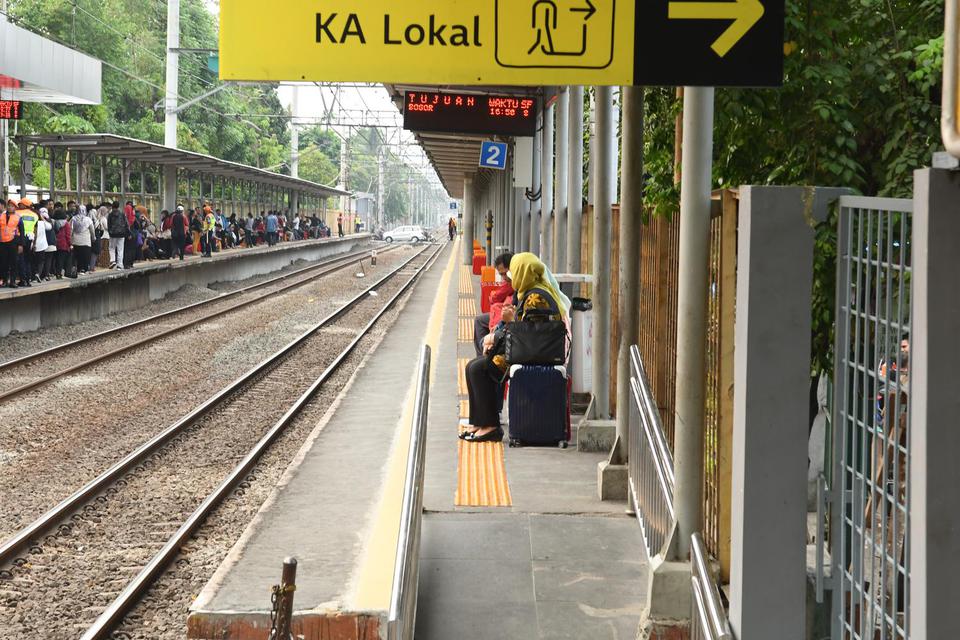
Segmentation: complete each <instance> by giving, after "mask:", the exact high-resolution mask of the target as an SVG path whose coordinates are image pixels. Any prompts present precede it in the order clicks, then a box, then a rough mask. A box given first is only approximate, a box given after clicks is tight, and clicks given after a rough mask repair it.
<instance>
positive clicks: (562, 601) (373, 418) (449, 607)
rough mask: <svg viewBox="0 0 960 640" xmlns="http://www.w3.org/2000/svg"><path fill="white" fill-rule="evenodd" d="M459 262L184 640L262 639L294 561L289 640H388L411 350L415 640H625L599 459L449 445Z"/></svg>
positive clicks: (617, 516) (386, 352) (332, 423)
mask: <svg viewBox="0 0 960 640" xmlns="http://www.w3.org/2000/svg"><path fill="white" fill-rule="evenodd" d="M460 256H461V252H460V250H459V242H456V243H452V244H451V245H449V247H448V248H447V249H446V250H445V252H444V253H443V254H442V255H441V257H440V259H439V260H438V261H437V263H436V264H435V265H434V268H433V269H431V271H430V272H428V273H426V274H425V275H424V276H423V277H422V278H421V280H420V282H419V283H418V285H417V286H416V288H415V289H414V290H413V292H412V293H411V295H410V298H409V299H408V301H407V302H406V304H405V306H404V308H403V310H402V311H401V312H400V314H399V317H398V319H397V321H396V322H395V324H394V325H393V326H392V327H391V329H390V331H389V332H388V333H387V334H386V335H385V336H384V337H383V339H382V341H381V342H380V344H379V345H378V346H377V347H376V348H375V350H374V351H372V352H371V353H370V354H368V356H367V357H366V358H365V360H364V362H363V364H361V366H360V368H359V369H358V370H357V371H356V372H355V374H354V376H353V377H352V379H351V380H350V382H349V383H348V384H347V385H346V386H345V388H344V389H343V391H342V393H341V394H340V396H339V398H338V399H337V400H336V401H335V402H334V404H333V405H332V406H331V407H330V409H329V411H328V412H327V414H326V416H325V417H324V418H323V420H322V421H321V422H320V423H319V424H318V425H317V426H316V428H315V429H314V431H313V434H312V435H311V437H310V438H309V440H308V442H307V443H306V444H305V445H304V447H303V448H302V449H301V451H300V453H299V455H298V456H297V458H296V459H295V460H294V461H293V462H292V463H291V465H290V467H289V468H288V470H287V472H286V474H285V476H284V478H283V480H282V481H281V482H280V483H279V485H278V486H277V487H276V488H275V490H274V492H273V495H272V496H271V497H270V498H269V499H268V500H267V501H266V502H265V503H264V505H263V507H262V508H261V510H260V512H259V513H258V515H257V517H256V518H255V520H254V521H253V522H252V523H251V524H250V525H249V526H248V527H247V530H246V531H245V532H244V533H243V535H242V537H241V538H240V540H239V541H238V542H237V543H236V545H235V546H234V548H233V549H232V550H231V552H230V553H229V555H228V556H227V558H226V559H225V560H224V562H223V563H222V565H221V566H220V568H219V569H218V570H217V572H216V574H215V575H214V576H213V577H212V579H211V580H210V581H209V583H208V584H207V586H206V587H205V588H204V589H203V590H202V592H201V593H200V594H199V597H198V598H197V600H196V601H195V603H194V605H193V607H192V608H191V613H190V616H189V619H188V621H187V635H188V637H189V638H194V639H199V638H221V637H230V638H239V639H246V638H263V637H266V633H268V632H269V628H270V588H271V586H272V585H274V584H276V583H277V582H278V581H279V571H280V566H281V562H282V560H283V558H284V557H286V556H294V557H296V558H297V560H298V573H297V589H296V592H295V597H294V625H293V633H294V635H295V636H296V635H297V634H302V635H303V636H304V637H305V638H309V639H311V640H328V639H330V640H332V639H334V638H336V639H337V640H348V639H350V640H353V639H356V640H361V639H363V640H372V639H374V638H381V637H386V616H387V612H388V608H389V605H390V596H391V593H390V591H391V584H392V579H393V575H394V560H395V553H396V545H397V539H398V533H399V525H400V514H401V501H402V494H403V484H404V473H405V468H404V467H405V463H406V459H407V453H408V451H407V448H408V443H409V435H410V428H411V417H412V416H411V413H412V405H413V402H412V399H413V396H414V392H415V375H416V372H417V371H416V370H417V355H418V353H419V350H420V346H421V344H423V343H426V344H429V345H430V346H431V348H432V350H433V354H434V355H433V360H432V367H431V375H430V380H431V384H430V405H429V420H428V427H427V442H426V466H425V479H424V513H423V524H422V538H421V546H420V560H419V565H420V581H419V596H418V609H417V618H416V632H415V637H416V638H418V639H422V640H433V639H441V638H442V639H444V640H451V639H460V638H463V639H485V638H491V639H493V638H496V639H497V640H504V639H514V638H515V639H518V640H519V639H523V640H529V639H531V638H544V639H547V638H550V639H554V638H555V639H559V638H577V639H583V638H590V639H593V638H618V639H626V638H634V637H636V628H637V624H638V622H639V618H640V609H641V603H642V601H643V591H644V589H645V588H646V563H645V552H644V550H643V547H642V542H641V535H640V530H639V527H638V525H637V523H636V520H635V519H634V518H633V517H632V516H631V515H629V514H628V513H627V512H626V508H627V505H626V504H625V503H623V502H601V501H600V500H599V499H598V498H597V497H596V478H597V464H598V462H600V461H601V460H602V459H603V457H604V456H603V455H602V454H595V453H582V452H579V451H577V450H576V447H575V446H574V447H571V448H568V449H559V448H519V449H508V448H506V447H505V446H504V445H503V444H501V443H484V444H476V443H464V442H462V441H460V440H458V439H457V437H456V435H457V430H458V422H459V418H460V416H461V415H462V414H463V411H465V409H466V402H465V397H466V396H465V395H463V394H462V393H461V392H462V391H463V392H465V388H464V385H463V380H462V377H461V376H462V365H463V361H464V359H465V358H469V357H472V350H473V343H472V336H467V335H466V334H465V333H464V330H463V329H462V328H461V327H462V326H465V324H466V323H464V322H463V320H464V319H467V317H468V314H471V313H476V311H475V307H476V306H477V305H476V296H477V295H478V293H479V285H478V283H477V282H476V280H477V279H476V278H474V277H473V276H471V275H469V274H468V273H466V272H464V271H463V270H462V268H461V266H460V264H459V262H460V260H459V258H460ZM471 301H474V302H473V304H472V305H471ZM470 319H471V322H470V326H471V330H472V318H470Z"/></svg>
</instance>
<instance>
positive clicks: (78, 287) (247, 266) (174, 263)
mask: <svg viewBox="0 0 960 640" xmlns="http://www.w3.org/2000/svg"><path fill="white" fill-rule="evenodd" d="M370 242H371V236H370V234H365V233H364V234H352V235H347V236H344V237H343V238H324V239H322V240H299V241H292V242H281V243H279V244H277V245H275V246H272V247H268V246H259V247H254V248H251V249H225V250H222V251H220V252H218V253H215V254H213V256H212V257H210V258H202V257H200V256H188V257H187V258H186V259H184V260H183V261H180V260H152V261H143V262H137V263H135V264H134V266H133V268H131V269H124V270H123V271H117V270H111V269H97V271H95V272H94V273H90V274H86V275H80V276H78V277H77V278H75V279H72V278H63V279H62V280H51V281H50V282H44V283H40V284H37V283H34V284H33V286H31V287H21V288H18V289H7V288H2V289H0V310H2V313H0V337H2V336H5V335H7V334H9V333H11V332H13V331H21V332H26V331H35V330H37V329H41V328H44V327H54V326H60V325H65V324H72V323H76V322H84V321H87V320H94V319H96V318H101V317H103V316H106V315H109V314H111V313H117V312H120V311H128V310H131V309H137V308H140V307H142V306H143V305H145V304H147V303H149V302H151V301H154V300H159V299H160V298H163V297H164V296H166V295H167V294H168V293H171V292H173V291H176V290H177V289H179V288H180V287H183V286H185V285H188V284H191V285H195V286H198V287H206V286H208V285H210V284H213V283H216V282H234V281H238V280H244V279H246V278H250V277H253V276H257V275H263V274H267V273H272V272H274V271H277V270H279V269H282V268H284V267H286V266H287V265H289V264H291V263H293V262H297V261H298V260H308V261H311V260H319V259H322V258H326V257H330V256H334V255H337V254H339V253H346V252H349V251H352V250H354V249H355V248H358V247H361V246H365V245H366V244H368V243H370Z"/></svg>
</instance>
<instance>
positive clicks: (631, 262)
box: [613, 87, 644, 464]
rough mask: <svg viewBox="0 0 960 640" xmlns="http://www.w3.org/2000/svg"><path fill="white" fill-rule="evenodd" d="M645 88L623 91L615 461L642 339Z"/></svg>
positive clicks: (621, 457)
mask: <svg viewBox="0 0 960 640" xmlns="http://www.w3.org/2000/svg"><path fill="white" fill-rule="evenodd" d="M643 94H644V90H643V87H625V88H624V90H623V94H622V95H623V173H622V175H621V177H620V182H621V185H622V187H621V190H622V194H623V195H622V196H621V197H620V229H619V236H620V265H619V268H620V272H619V275H620V278H619V289H620V291H619V294H620V295H619V308H618V318H619V320H618V321H619V324H620V345H619V349H618V352H617V411H616V415H617V443H618V446H617V447H616V450H615V452H614V456H613V459H614V461H615V462H619V463H620V464H623V463H625V462H626V460H627V455H628V454H627V452H628V451H629V442H630V385H629V384H628V383H627V381H628V380H630V346H631V345H634V344H637V342H638V341H639V339H640V230H641V228H642V225H641V220H642V219H643Z"/></svg>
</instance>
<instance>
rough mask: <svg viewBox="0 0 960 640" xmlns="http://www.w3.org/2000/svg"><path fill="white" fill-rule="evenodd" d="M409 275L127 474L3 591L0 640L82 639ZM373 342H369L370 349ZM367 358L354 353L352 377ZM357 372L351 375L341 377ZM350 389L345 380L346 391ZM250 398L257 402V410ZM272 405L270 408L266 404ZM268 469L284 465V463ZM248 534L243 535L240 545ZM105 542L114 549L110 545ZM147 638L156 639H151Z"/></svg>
mask: <svg viewBox="0 0 960 640" xmlns="http://www.w3.org/2000/svg"><path fill="white" fill-rule="evenodd" d="M425 257H426V256H424V258H425ZM422 262H423V260H419V259H418V260H415V261H414V263H415V264H422ZM405 271H406V270H404V271H403V272H401V273H400V274H398V276H397V277H395V278H393V279H391V280H390V281H389V282H387V283H384V284H383V285H382V286H381V288H380V296H379V297H377V298H373V297H371V298H369V299H367V300H365V301H364V302H362V303H360V304H359V305H357V307H355V308H354V309H353V310H351V311H350V312H349V313H348V314H346V315H345V316H344V317H342V318H340V319H339V320H337V321H336V322H335V324H334V325H333V326H331V328H330V330H321V331H320V332H318V333H317V334H316V335H314V336H312V337H311V338H309V339H308V340H307V343H306V344H305V345H304V346H303V347H302V348H300V349H298V350H297V351H296V353H295V354H293V355H292V356H290V357H288V358H287V359H286V360H285V361H284V362H283V363H281V364H279V365H278V366H277V367H276V368H275V369H273V370H272V371H271V372H270V373H268V374H266V375H265V376H263V377H262V378H260V379H259V380H257V381H255V382H252V383H250V384H249V385H248V386H247V388H245V389H244V390H242V391H240V392H238V393H237V394H235V395H234V396H233V397H232V398H231V400H230V401H229V402H228V403H227V405H226V406H223V407H221V408H218V409H217V410H216V411H215V413H213V414H211V415H210V416H207V417H205V418H203V419H202V420H200V421H199V422H198V423H197V424H195V425H192V426H191V427H190V428H189V429H188V430H187V432H186V433H184V434H183V435H181V436H179V437H178V438H176V439H175V440H174V441H173V442H171V443H170V444H168V445H167V446H165V447H164V448H163V449H162V450H161V451H159V452H158V453H157V454H156V455H154V456H153V458H152V459H151V461H149V462H147V463H144V464H142V465H141V466H140V467H138V468H137V470H135V471H134V472H133V473H131V474H129V475H128V476H127V478H126V480H125V481H124V483H123V486H122V487H120V488H119V489H118V490H117V491H116V492H108V495H107V496H103V497H101V498H99V499H98V500H96V501H94V502H93V503H91V504H90V505H88V506H87V507H86V508H85V509H84V510H83V511H82V512H81V513H80V514H78V515H77V516H76V517H75V518H74V522H73V526H72V528H71V530H70V531H69V533H66V534H65V535H62V536H47V538H46V539H45V541H44V542H43V544H42V545H41V548H42V553H35V554H33V555H30V556H29V558H30V560H29V563H28V564H27V565H25V566H24V567H20V568H17V569H15V570H14V574H15V577H14V578H13V580H9V581H6V582H5V583H0V589H2V590H0V621H2V620H3V619H4V618H6V622H3V623H2V624H0V638H23V637H47V638H70V637H75V636H76V635H78V633H79V632H80V631H81V630H82V629H83V628H85V626H86V625H88V624H89V623H91V622H92V621H93V619H94V618H95V617H96V615H97V614H98V613H99V611H100V610H101V609H102V608H103V607H105V606H106V605H107V604H108V603H109V602H110V600H111V599H112V598H113V597H115V596H116V594H117V593H118V592H119V590H120V589H121V588H122V587H123V586H124V585H125V583H126V581H127V580H129V579H130V578H132V576H133V575H134V574H135V573H136V572H137V571H138V570H139V567H140V566H142V564H144V563H145V562H146V561H147V560H148V559H149V558H150V557H151V556H152V554H153V553H155V552H156V551H157V550H158V549H159V547H160V546H161V545H162V544H163V542H164V541H165V540H166V538H167V537H168V536H169V535H171V534H172V533H173V531H174V530H175V529H176V528H177V527H178V526H179V525H180V522H181V521H182V519H184V518H186V516H187V515H189V513H190V512H191V511H192V510H193V509H194V508H195V507H196V505H197V504H199V502H200V501H201V500H202V499H203V497H204V496H205V495H206V494H207V493H209V492H210V491H211V490H212V489H213V487H215V486H216V485H217V484H218V483H219V481H220V480H221V479H222V478H223V476H225V475H226V473H227V472H229V470H230V469H232V468H233V466H234V465H235V464H236V463H237V462H238V461H239V460H240V458H242V457H243V455H245V453H246V452H247V450H248V449H249V447H250V446H252V444H253V443H254V442H256V440H257V439H258V438H259V437H260V436H261V435H262V434H263V432H264V431H265V430H266V429H267V428H269V426H270V425H272V424H273V423H274V422H275V421H276V419H278V418H279V417H280V415H282V414H283V412H284V411H285V410H286V408H287V407H288V406H289V404H291V403H292V401H293V400H294V399H295V398H296V397H297V396H299V394H300V393H301V392H302V390H303V388H305V387H306V386H307V385H308V384H309V383H310V382H312V381H313V380H314V379H315V378H316V377H317V376H318V375H319V374H320V372H321V371H322V370H323V369H324V368H325V367H326V366H327V365H328V364H329V363H330V362H331V361H332V360H333V358H334V357H335V356H336V354H337V353H339V352H340V351H341V350H342V348H343V347H345V346H346V344H347V343H348V342H349V341H350V340H351V339H353V337H354V336H355V335H356V332H357V331H358V330H359V329H360V328H361V327H362V325H363V324H365V323H366V322H367V321H368V320H369V318H370V317H371V316H372V315H373V314H374V313H375V311H376V310H378V309H380V308H381V306H382V303H383V302H385V301H386V299H388V298H389V296H391V295H393V293H394V292H395V291H396V290H397V289H399V287H400V286H401V285H402V284H403V282H404V281H405V280H406V277H405V275H404V273H405ZM394 313H395V312H394ZM385 326H386V325H385V324H384V323H380V324H379V326H378V329H377V331H380V332H382V331H383V330H385V329H384V327H385ZM375 339H376V337H369V338H367V339H366V342H367V343H370V342H372V341H373V340H375ZM361 354H362V352H355V356H354V357H353V358H352V362H351V365H352V366H353V367H355V366H356V363H357V362H358V361H359V358H360V356H361ZM350 371H351V369H347V370H343V371H342V372H341V376H343V375H349V373H350ZM345 379H346V378H342V379H341V380H339V383H340V385H342V384H343V381H344V380H345ZM333 382H334V384H328V385H327V386H326V389H329V390H330V391H329V392H326V391H323V392H321V394H320V397H318V398H317V399H315V400H314V401H313V403H311V404H312V408H311V409H312V410H311V411H310V412H309V415H308V416H307V417H305V418H301V419H300V420H298V421H297V424H298V425H299V431H297V429H295V431H296V432H297V433H300V436H299V438H300V441H301V442H302V439H303V438H304V437H305V434H304V433H302V432H303V431H304V430H307V431H308V430H309V428H310V425H311V424H315V422H316V420H317V418H318V416H319V415H320V414H321V413H322V411H323V410H324V408H325V407H326V406H327V405H328V404H329V402H330V401H331V400H332V398H333V397H335V395H336V393H337V391H338V390H339V386H338V385H337V384H336V383H337V382H338V381H333ZM251 396H252V397H253V398H256V400H251ZM264 397H268V398H270V401H269V402H263V401H261V399H263V398H264ZM324 399H325V400H326V402H324ZM309 416H312V418H311V417H309ZM290 437H293V438H294V439H295V438H296V436H295V435H293V436H290ZM290 437H287V438H285V440H284V441H286V442H290V443H291V444H290V446H291V447H295V446H298V445H296V443H295V442H294V441H293V440H290ZM270 459H273V460H275V461H276V464H280V461H282V459H283V458H282V457H276V458H270ZM287 459H289V456H288V458H287ZM260 467H261V469H270V468H272V467H270V466H269V463H268V462H267V459H264V460H263V461H261V463H260ZM280 471H281V472H282V469H281V470H280ZM254 475H256V474H254ZM267 477H268V478H269V477H270V473H267ZM255 484H256V485H260V484H264V483H260V482H257V483H255ZM270 486H272V484H271V485H270ZM257 504H259V502H258V503H257ZM240 531H242V527H241V528H240V529H239V530H237V531H236V535H239V533H240ZM201 538H202V534H201ZM201 538H198V539H201ZM107 540H109V541H110V543H109V547H106V546H105V544H104V542H105V541H107ZM231 544H232V543H231ZM228 548H229V547H228ZM181 566H182V563H181ZM171 631H172V629H171ZM181 635H182V628H181ZM149 637H157V636H156V635H155V634H154V633H153V632H152V631H151V632H150V635H149Z"/></svg>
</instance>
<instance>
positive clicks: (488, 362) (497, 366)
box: [460, 253, 570, 442]
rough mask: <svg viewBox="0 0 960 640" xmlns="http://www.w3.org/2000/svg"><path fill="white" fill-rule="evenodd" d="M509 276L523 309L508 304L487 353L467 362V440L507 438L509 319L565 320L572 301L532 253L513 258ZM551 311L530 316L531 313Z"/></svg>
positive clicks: (464, 435)
mask: <svg viewBox="0 0 960 640" xmlns="http://www.w3.org/2000/svg"><path fill="white" fill-rule="evenodd" d="M507 277H508V278H510V280H511V282H512V283H513V288H514V290H515V291H516V300H517V301H518V302H517V304H518V305H519V308H515V307H513V306H505V307H504V309H503V322H501V323H500V326H499V327H497V331H496V332H495V333H494V334H492V337H491V339H490V343H488V344H487V345H486V348H487V351H485V353H484V355H482V356H480V357H478V358H474V359H473V360H471V361H470V362H469V363H467V369H466V379H467V391H468V393H469V396H470V418H469V420H468V424H466V425H464V427H465V429H464V431H463V432H462V433H461V434H460V437H461V438H462V439H463V440H465V441H467V442H490V441H500V440H502V439H503V435H504V434H503V429H502V428H501V426H500V401H501V399H502V398H503V389H502V381H503V377H504V373H505V372H506V370H507V360H506V357H505V356H504V354H503V351H502V349H500V345H502V343H503V341H502V340H501V339H500V338H501V337H502V335H503V325H504V323H506V322H523V321H527V320H529V321H542V320H564V319H566V316H567V310H568V309H569V308H570V307H569V304H570V303H569V300H567V297H566V296H564V295H563V294H562V293H561V292H560V288H559V286H557V284H556V280H554V278H553V275H552V274H551V273H550V271H549V270H548V269H547V267H546V265H544V264H543V262H541V261H540V259H539V258H537V256H535V255H534V254H532V253H518V254H516V255H515V256H513V259H512V260H511V261H510V270H509V271H508V272H507ZM530 311H538V312H543V311H547V312H548V313H547V314H544V313H536V314H531V315H530V316H529V318H528V317H527V314H528V312H530Z"/></svg>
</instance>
